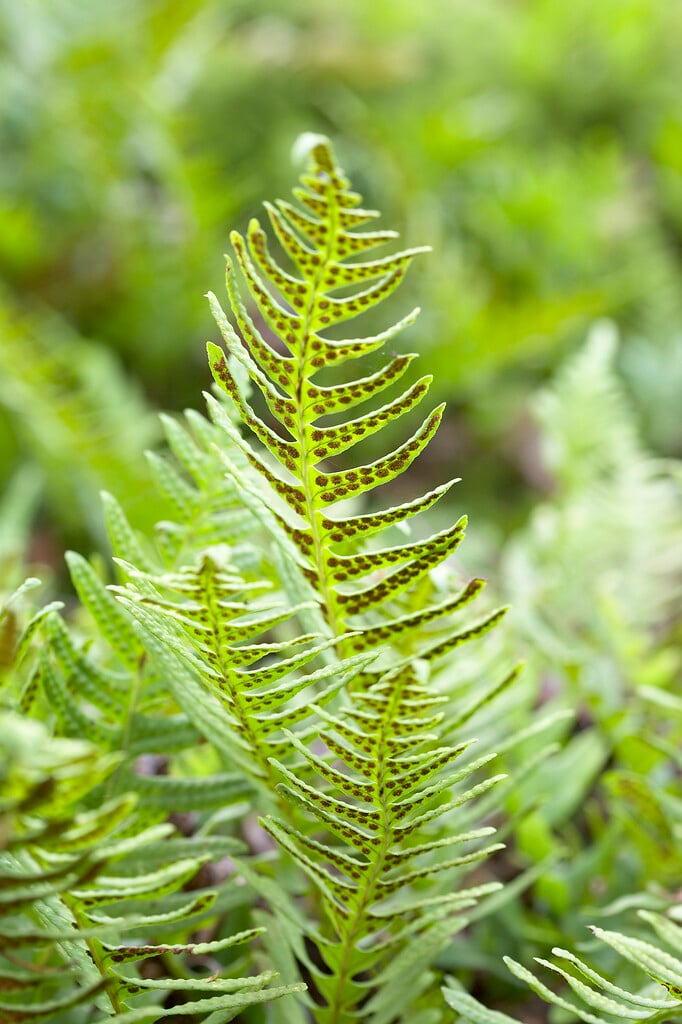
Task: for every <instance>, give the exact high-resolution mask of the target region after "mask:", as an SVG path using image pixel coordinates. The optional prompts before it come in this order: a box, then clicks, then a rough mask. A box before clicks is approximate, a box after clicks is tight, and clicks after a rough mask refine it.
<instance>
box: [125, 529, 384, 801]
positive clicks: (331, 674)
mask: <svg viewBox="0 0 682 1024" xmlns="http://www.w3.org/2000/svg"><path fill="white" fill-rule="evenodd" d="M124 567H125V566H124ZM126 568H127V570H128V572H129V575H130V578H131V581H133V582H132V583H131V585H130V586H129V587H127V588H119V601H120V602H122V603H123V604H124V605H125V607H126V608H128V609H129V610H130V612H131V613H132V615H133V616H134V617H135V618H136V619H137V620H138V622H139V623H140V625H141V626H142V627H143V629H144V630H145V631H146V632H148V633H151V634H152V635H153V636H154V637H156V639H157V640H160V641H162V642H164V643H165V644H166V645H167V646H168V648H169V650H172V651H173V652H174V653H175V655H176V657H177V658H178V659H179V660H181V661H183V662H184V663H185V665H186V666H187V668H188V669H190V671H192V672H193V673H194V674H195V675H196V676H197V677H198V678H199V679H200V680H201V681H202V683H203V684H204V686H205V687H206V689H207V690H208V691H209V692H210V693H211V694H212V695H213V696H214V697H215V698H217V700H218V702H219V705H220V707H221V709H222V717H223V719H224V721H225V722H226V724H227V726H228V729H229V730H230V731H231V733H232V736H233V742H232V743H231V744H230V747H231V750H230V757H231V759H232V760H233V761H234V762H235V763H236V764H238V765H240V767H241V768H242V770H243V771H245V772H246V774H247V776H248V777H250V778H254V779H255V780H256V781H257V782H258V783H259V784H260V785H261V787H262V789H263V791H264V794H266V795H267V796H268V797H269V798H270V797H271V795H272V793H273V791H274V790H275V789H276V781H277V780H276V777H275V776H274V774H273V770H272V767H271V764H270V759H271V757H273V756H284V754H285V752H286V749H287V743H286V742H284V741H283V739H282V729H283V728H288V729H295V728H297V727H298V724H299V723H301V722H305V721H306V719H307V718H308V717H309V716H310V695H311V694H314V697H315V700H316V701H317V702H321V703H323V704H324V703H325V702H326V701H328V700H330V699H331V698H332V697H333V696H334V695H335V694H336V693H338V692H339V690H340V689H342V687H343V686H344V685H345V684H346V683H348V682H349V681H350V680H351V679H353V677H354V676H355V675H357V673H358V672H360V671H361V670H362V669H363V668H365V667H366V665H367V663H368V661H369V660H371V658H372V657H373V655H367V654H360V655H356V656H354V657H352V658H347V659H345V660H344V661H343V662H341V663H340V664H337V663H333V664H331V665H323V666H322V667H318V668H315V667H314V663H315V661H316V660H317V659H319V658H320V656H322V655H323V654H324V653H325V652H327V651H329V650H330V648H332V647H333V645H334V640H333V639H325V638H324V637H320V636H317V635H315V634H303V635H296V633H295V632H294V634H293V635H292V636H291V638H290V639H283V640H278V641H274V642H272V641H269V640H268V639H266V638H267V637H268V636H270V635H271V633H272V630H273V629H274V628H275V627H279V628H280V629H282V628H284V629H286V628H287V626H288V625H290V624H291V623H292V622H293V620H294V617H295V615H296V613H297V611H299V609H298V608H296V607H294V608H287V607H282V605H281V604H279V603H277V602H273V601H272V600H269V601H268V600H267V599H264V598H263V597H262V596H261V594H262V592H263V591H265V592H267V590H268V589H269V588H268V585H267V583H263V582H259V583H255V582H254V583H248V582H247V581H245V580H244V579H243V578H242V577H241V576H240V575H239V574H238V572H237V571H236V569H235V567H234V566H230V565H229V563H225V561H224V559H221V553H220V552H219V551H218V550H217V549H214V550H213V551H212V552H211V553H210V554H209V553H206V554H204V556H203V558H202V560H201V562H200V564H199V565H198V566H196V567H194V568H190V567H185V568H184V569H182V570H181V571H180V572H178V573H174V574H169V573H167V574H164V575H159V576H155V577H153V576H151V575H149V574H146V573H142V572H139V571H137V570H136V569H135V568H134V567H132V566H127V567H126ZM252 595H254V596H255V600H254V597H252ZM306 691H308V694H307V699H306ZM264 783H265V785H263V784H264Z"/></svg>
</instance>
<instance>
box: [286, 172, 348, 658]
mask: <svg viewBox="0 0 682 1024" xmlns="http://www.w3.org/2000/svg"><path fill="white" fill-rule="evenodd" d="M328 209H329V221H328V227H329V231H328V235H327V245H326V248H325V251H324V257H323V259H321V261H320V266H319V267H318V270H317V273H316V274H315V276H314V278H313V280H312V282H311V290H310V294H309V296H308V298H307V300H306V305H305V307H304V314H303V327H302V332H301V347H300V351H299V353H298V360H297V365H296V430H297V435H298V436H297V441H298V443H299V445H300V449H301V483H302V485H303V492H304V495H305V504H306V510H307V514H308V521H309V523H310V530H311V535H312V539H313V546H314V550H315V569H316V571H317V577H318V581H319V586H320V594H321V596H322V600H323V602H324V608H325V612H326V618H327V621H328V623H329V626H330V627H331V629H332V632H333V634H334V636H341V635H342V634H343V633H344V632H345V624H344V621H343V618H342V617H341V615H339V612H338V609H337V607H336V603H335V601H334V595H333V592H332V590H331V588H330V587H329V572H328V567H327V548H326V546H325V543H324V541H325V539H326V535H327V534H326V531H325V530H322V529H321V528H320V523H319V521H318V518H317V511H318V509H317V507H316V502H315V495H314V487H315V483H314V475H315V464H314V462H313V461H312V459H311V457H310V438H309V435H308V431H309V429H310V426H311V424H309V423H308V421H307V417H306V414H305V410H306V409H307V408H310V405H311V403H310V401H309V400H308V378H307V377H306V375H305V365H306V361H307V358H308V345H309V342H310V334H311V330H310V325H311V322H312V319H313V317H314V315H315V313H316V312H317V303H318V300H319V298H320V297H321V296H322V297H323V296H324V292H321V291H320V283H321V281H322V280H323V279H324V275H325V271H326V270H327V267H328V266H329V263H330V261H331V258H332V252H333V251H334V246H335V242H336V236H337V233H338V218H337V204H336V199H335V197H334V196H333V192H332V190H331V189H330V192H329V204H328ZM341 653H342V652H341V651H340V650H339V654H341Z"/></svg>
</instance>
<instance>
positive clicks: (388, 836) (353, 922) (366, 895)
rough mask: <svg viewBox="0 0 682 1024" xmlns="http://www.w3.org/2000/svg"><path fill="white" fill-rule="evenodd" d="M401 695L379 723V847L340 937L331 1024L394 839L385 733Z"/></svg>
mask: <svg viewBox="0 0 682 1024" xmlns="http://www.w3.org/2000/svg"><path fill="white" fill-rule="evenodd" d="M401 692H402V685H401V684H400V683H397V685H396V687H395V689H394V691H393V693H392V694H391V699H390V701H389V702H388V704H387V706H386V710H385V713H384V715H383V717H382V720H381V727H380V729H379V732H378V735H377V755H376V762H377V772H376V779H375V784H376V788H375V798H376V801H377V805H378V809H379V812H380V815H381V821H380V828H381V837H382V838H381V845H380V846H379V847H378V848H377V851H376V856H375V857H374V858H373V860H372V862H371V864H370V869H369V871H368V872H367V874H366V875H365V878H364V885H363V890H362V892H361V893H360V895H359V899H358V902H357V906H356V909H355V913H354V914H353V916H352V917H351V918H349V919H348V928H347V929H346V932H345V935H343V936H341V939H342V943H343V952H342V954H341V963H340V965H339V970H338V975H337V977H338V985H337V987H336V993H335V996H334V1002H333V1003H332V1017H331V1021H330V1024H343V1017H342V1014H343V1012H344V1009H345V1006H344V999H343V996H344V992H345V989H346V984H347V982H348V979H349V975H350V971H351V965H352V957H353V951H354V949H355V944H356V942H357V940H358V939H359V938H361V937H362V934H363V932H364V926H365V916H366V913H367V909H368V908H369V906H370V905H371V904H372V903H373V901H374V898H375V890H376V886H377V883H378V881H379V878H380V876H381V874H382V872H383V870H384V867H385V862H386V854H387V853H388V851H389V849H390V847H391V846H392V845H393V842H394V838H395V837H394V835H393V818H392V815H391V809H390V802H389V801H390V794H389V799H388V800H387V798H386V757H387V749H386V738H387V733H388V731H389V729H390V728H391V726H392V724H393V720H394V717H395V713H396V708H397V705H398V702H399V700H400V695H401Z"/></svg>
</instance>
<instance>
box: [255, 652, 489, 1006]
mask: <svg viewBox="0 0 682 1024" xmlns="http://www.w3.org/2000/svg"><path fill="white" fill-rule="evenodd" d="M441 703H442V698H440V697H438V696H436V695H433V694H430V693H429V692H428V691H427V690H426V689H425V688H424V686H423V685H422V684H420V682H419V681H418V679H417V677H416V675H415V673H414V671H413V670H409V669H403V670H402V671H401V672H399V673H395V674H394V675H392V676H390V675H388V676H386V677H385V678H384V680H383V681H382V682H381V683H379V684H376V685H375V686H373V687H372V688H370V689H369V690H367V691H364V692H363V693H362V694H361V695H360V694H356V696H355V699H354V701H353V704H352V706H351V707H350V708H349V709H348V711H347V713H346V715H345V716H344V717H343V718H339V717H337V716H335V715H332V714H331V713H329V712H327V711H325V710H324V709H317V710H318V714H319V715H320V717H321V718H322V719H323V722H324V728H323V730H322V731H321V732H320V734H319V739H320V740H322V742H323V743H324V744H325V747H326V750H327V752H326V754H324V755H320V754H317V753H316V752H315V751H314V750H312V749H311V748H310V747H309V746H308V745H307V744H305V743H302V742H301V741H300V740H298V739H297V738H296V737H295V736H294V735H290V736H289V740H290V743H291V744H292V745H293V746H294V747H295V749H296V751H297V752H298V754H299V755H300V761H299V764H298V766H297V767H294V768H288V767H286V766H285V765H284V764H282V763H280V762H274V764H275V767H276V768H277V770H278V772H279V773H280V776H281V780H282V781H281V785H282V788H283V790H284V791H285V792H286V793H287V795H288V796H289V797H290V798H291V799H293V800H294V801H296V802H297V803H299V804H301V805H303V807H305V809H306V811H307V815H308V818H310V816H311V815H312V816H314V817H315V818H316V819H317V820H318V822H319V823H320V826H321V828H322V830H323V833H324V838H316V837H315V835H311V834H310V833H309V832H304V831H302V830H301V829H297V828H294V827H293V826H292V825H290V824H288V823H287V822H284V821H280V820H276V819H274V818H266V819H264V820H263V821H262V824H263V827H264V828H265V829H266V830H267V831H268V832H269V833H270V834H271V835H272V836H273V838H275V839H276V840H277V842H278V843H279V844H280V846H281V847H282V848H283V849H284V850H286V851H287V852H288V853H289V854H290V855H291V856H292V857H293V858H294V860H295V861H296V862H297V863H298V864H299V866H300V867H301V868H302V870H303V871H305V872H306V874H308V875H309V877H310V878H311V879H312V881H313V883H314V884H315V886H316V887H317V888H318V890H319V892H320V894H321V896H322V899H323V902H324V905H325V909H326V910H327V913H328V918H329V922H330V929H331V933H330V934H328V935H327V936H326V937H325V938H323V939H319V938H318V943H319V954H320V957H321V958H322V960H323V962H324V965H325V966H324V969H320V968H319V967H317V968H316V969H315V983H316V986H317V988H318V990H319V992H320V994H321V996H322V997H323V1000H324V1006H323V1007H322V1008H320V1007H318V1008H317V1009H316V1010H315V1016H316V1019H317V1020H319V1021H320V1024H332V1022H334V1024H336V1022H340V1021H345V1020H347V1019H349V1018H350V1016H352V1015H353V1013H354V1012H356V1011H357V1009H358V1005H359V1004H360V1002H362V1003H363V1005H364V1010H363V1014H364V1015H365V1018H364V1019H367V1020H368V1021H370V1020H371V1021H372V1022H375V1021H383V1020H386V1021H389V1020H392V1019H394V1017H393V1016H392V1015H391V1013H388V1010H387V1007H388V1003H386V1000H387V999H389V992H390V986H388V987H386V986H383V985H382V980H383V975H384V974H385V973H386V972H388V973H389V974H390V969H391V968H390V964H391V961H392V960H393V958H394V957H396V956H397V955H399V956H401V957H402V958H403V959H404V960H406V961H410V962H411V963H413V964H415V965H416V964H417V961H419V970H418V971H416V974H415V985H417V989H415V990H414V992H411V995H416V994H417V991H418V990H419V985H418V984H417V976H419V977H421V974H422V972H423V970H424V968H425V965H426V963H427V962H428V960H429V959H430V957H431V952H432V951H431V949H430V946H431V943H434V945H435V947H437V948H441V946H442V945H444V944H446V943H447V941H448V938H449V937H450V936H451V935H452V934H453V932H454V931H456V930H457V929H458V927H461V925H462V922H459V923H458V922H457V921H456V920H455V919H454V918H453V917H452V915H453V913H454V912H455V911H456V910H457V909H459V908H462V907H464V906H467V905H470V904H471V902H472V899H471V894H470V893H466V892H465V893H461V892H460V893H456V894H453V895H452V896H451V897H450V898H449V899H448V898H447V897H446V898H445V899H443V898H441V897H440V896H439V898H438V899H437V900H432V899H430V893H429V886H430V885H432V884H433V882H434V881H435V879H436V878H437V877H438V876H439V875H440V874H441V873H444V874H447V876H448V879H449V883H450V891H452V883H453V882H454V880H455V879H459V878H461V877H462V876H463V874H464V873H465V872H466V871H467V870H468V868H469V867H470V865H472V864H475V863H477V862H478V861H480V860H481V859H483V858H485V857H487V856H488V855H490V854H491V853H492V852H493V851H494V850H497V849H499V848H500V847H499V844H498V845H495V844H493V845H490V844H488V845H483V844H482V842H481V841H482V840H483V841H484V840H485V839H486V838H487V837H488V836H490V835H491V834H492V833H493V831H494V830H493V829H491V828H477V829H471V830H468V831H464V832H456V831H450V832H449V834H448V835H447V836H443V835H439V834H437V833H436V832H434V827H433V826H434V823H437V821H438V819H439V818H441V817H443V816H446V815H448V821H449V824H450V825H451V824H452V817H451V815H452V812H453V811H455V810H456V808H458V807H461V806H462V805H463V804H465V803H466V802H468V801H469V800H471V799H473V798H474V797H475V796H477V795H478V794H480V793H482V792H484V791H485V790H486V789H488V788H490V787H491V786H493V785H494V784H495V783H496V782H497V781H498V779H499V778H501V776H498V777H493V778H486V779H484V780H483V781H482V782H481V781H476V782H474V781H473V779H474V778H475V773H476V770H477V768H480V767H481V765H482V764H483V763H485V762H486V761H487V760H488V759H487V758H484V759H483V760H482V761H478V762H472V761H471V760H470V758H469V757H468V756H465V753H466V751H467V750H468V747H469V744H468V743H467V742H462V743H460V744H458V745H456V746H446V745H436V743H435V742H434V737H433V735H431V732H430V731H431V729H432V728H433V727H434V725H437V723H438V722H439V721H440V719H441V717H442V715H441V714H440V713H439V711H438V709H439V707H440V705H441ZM314 776H317V777H318V780H319V781H315V782H312V781H308V777H310V778H311V779H312V778H314ZM443 918H447V921H446V922H445V923H444V922H443ZM417 940H418V948H419V950H421V953H420V952H418V949H417V946H415V945H411V944H413V943H415V942H417ZM427 946H428V947H429V952H428V953H427V954H426V955H425V957H424V960H423V961H422V960H421V959H420V956H421V954H423V953H424V950H425V949H426V947H427ZM406 970H407V966H406ZM360 976H362V977H363V978H364V979H366V980H364V981H363V982H359V981H358V980H357V979H358V977H360ZM368 999H369V1002H367V1000H368ZM403 1002H405V996H404V990H403ZM401 1009H402V1011H403V1012H406V1011H407V1007H406V1005H403V1006H402V1007H401ZM384 1011H386V1012H384Z"/></svg>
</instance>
